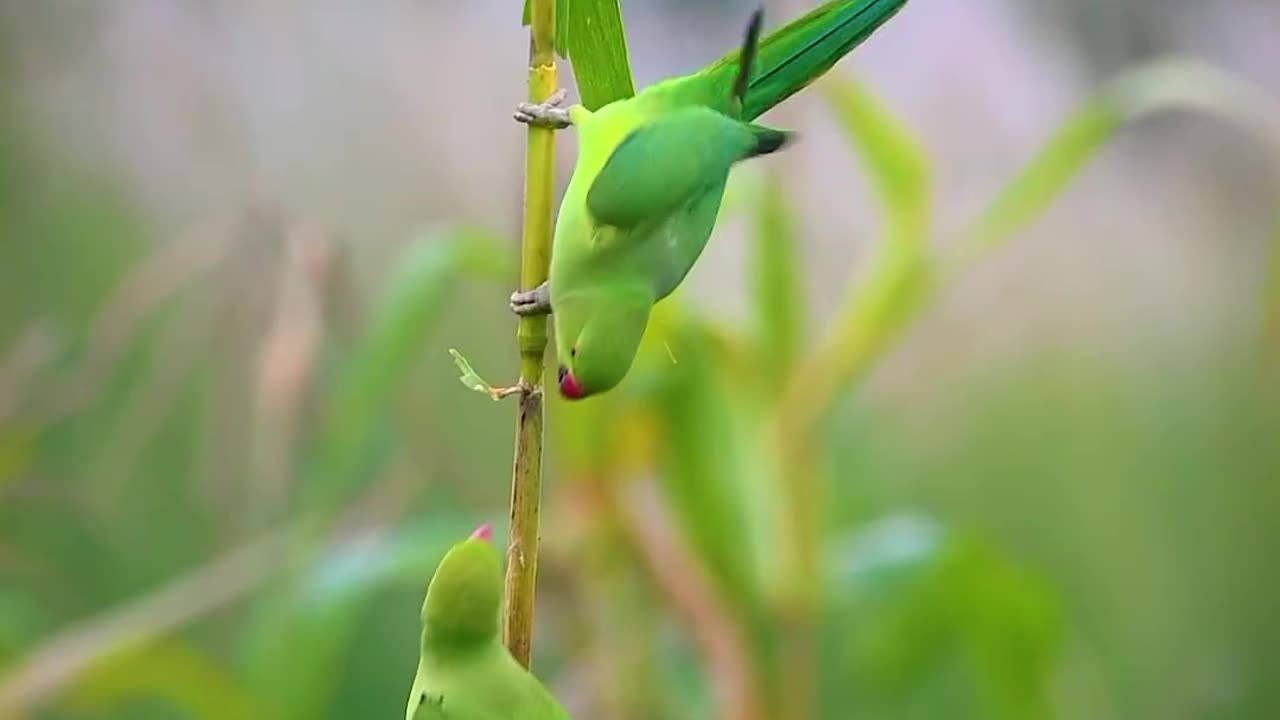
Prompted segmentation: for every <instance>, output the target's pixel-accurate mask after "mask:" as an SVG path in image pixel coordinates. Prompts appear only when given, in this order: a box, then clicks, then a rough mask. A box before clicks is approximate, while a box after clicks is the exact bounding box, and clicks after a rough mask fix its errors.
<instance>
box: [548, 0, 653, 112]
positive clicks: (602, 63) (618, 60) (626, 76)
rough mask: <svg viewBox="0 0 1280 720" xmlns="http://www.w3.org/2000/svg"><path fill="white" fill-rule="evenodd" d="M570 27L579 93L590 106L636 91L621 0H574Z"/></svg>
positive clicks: (587, 106) (584, 102)
mask: <svg viewBox="0 0 1280 720" xmlns="http://www.w3.org/2000/svg"><path fill="white" fill-rule="evenodd" d="M567 27H568V33H569V38H568V50H569V60H570V61H571V62H572V63H573V76H574V78H575V79H576V80H577V82H578V96H579V97H580V98H581V100H582V104H583V105H584V106H586V108H587V109H588V110H597V109H599V108H601V107H603V106H605V105H608V104H609V103H611V102H613V101H615V100H621V99H623V98H628V97H631V96H632V95H635V94H636V91H635V85H634V84H633V83H632V81H631V64H630V61H629V60H628V58H627V36H626V33H625V31H624V30H623V25H622V11H621V10H620V9H619V8H618V0H573V6H572V13H571V14H570V15H569V18H568V25H567ZM556 42H557V43H559V40H557V41H556Z"/></svg>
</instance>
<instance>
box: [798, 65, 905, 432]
mask: <svg viewBox="0 0 1280 720" xmlns="http://www.w3.org/2000/svg"><path fill="white" fill-rule="evenodd" d="M823 88H824V92H825V95H826V98H827V100H828V102H829V103H830V104H831V107H832V109H833V110H834V111H835V113H836V117H837V119H838V120H839V121H840V123H841V125H842V127H843V128H844V130H845V136H846V137H847V138H848V140H849V141H850V144H851V145H852V146H853V148H854V150H855V151H857V153H858V154H859V156H860V157H861V159H862V161H863V163H862V165H863V168H864V169H865V171H866V173H867V175H868V177H869V179H870V181H871V186H872V189H873V190H874V192H875V194H876V196H877V199H878V200H879V204H880V206H881V208H882V211H883V217H884V230H883V235H884V241H883V242H882V243H880V245H879V247H878V250H877V254H876V257H875V259H874V260H873V264H872V267H871V269H870V270H869V271H868V273H867V275H866V277H865V278H864V279H863V280H861V281H860V282H858V283H857V284H856V285H854V286H853V288H852V289H851V291H850V292H849V295H848V298H847V300H846V301H845V303H844V307H843V309H842V310H841V311H840V312H839V314H838V315H837V316H836V319H835V321H834V322H833V324H832V326H831V328H830V330H829V331H828V335H827V338H826V339H825V340H824V342H823V344H822V345H821V349H820V350H819V353H818V354H817V355H815V357H814V358H813V359H812V360H811V362H810V364H809V365H808V366H806V368H805V369H804V370H803V371H801V372H799V373H798V376H799V377H797V378H795V379H794V381H793V391H794V392H795V393H796V394H793V397H799V396H801V395H806V394H807V395H808V396H809V397H813V398H818V401H817V403H818V404H821V405H822V406H823V407H824V408H825V406H826V405H829V404H830V403H831V402H832V401H834V399H835V398H836V397H838V396H839V395H840V393H841V391H842V390H843V389H844V388H845V387H846V386H847V385H848V384H849V383H851V382H853V381H854V380H855V379H856V378H858V377H859V376H861V375H862V374H863V373H864V372H865V371H866V370H867V369H868V368H869V367H870V365H871V363H872V362H873V361H874V360H875V359H876V358H877V357H879V354H880V352H882V351H883V350H884V348H885V347H887V346H888V344H889V342H890V341H891V340H892V339H893V338H894V337H896V335H897V333H898V332H899V331H900V330H901V329H902V328H903V327H904V326H905V324H906V322H907V321H908V320H909V319H910V318H911V317H912V316H913V315H914V313H915V311H916V310H917V309H918V308H919V307H920V304H921V301H922V300H923V299H924V297H925V296H926V293H925V291H926V290H927V289H928V288H929V279H930V273H929V271H930V268H929V265H928V263H927V260H926V254H925V251H926V243H925V241H926V237H927V233H928V230H929V222H930V217H929V216H930V177H929V163H928V160H927V158H926V157H925V154H924V150H923V149H922V148H921V146H920V144H919V143H918V142H917V141H916V140H915V139H914V138H913V137H912V135H911V133H910V131H908V130H907V128H906V127H905V126H904V125H903V124H902V123H901V122H900V121H899V120H897V118H895V117H894V116H893V115H892V114H890V112H889V111H888V110H887V109H886V108H885V107H883V106H882V105H881V104H880V103H879V102H878V101H877V100H876V99H875V98H874V97H873V96H872V95H871V94H870V93H869V92H868V91H867V90H866V89H865V88H863V87H862V86H861V85H859V84H858V83H855V82H852V81H848V80H842V79H833V81H831V82H828V83H825V84H824V85H823ZM795 382H803V383H805V384H806V385H805V387H803V388H798V389H797V388H796V386H795Z"/></svg>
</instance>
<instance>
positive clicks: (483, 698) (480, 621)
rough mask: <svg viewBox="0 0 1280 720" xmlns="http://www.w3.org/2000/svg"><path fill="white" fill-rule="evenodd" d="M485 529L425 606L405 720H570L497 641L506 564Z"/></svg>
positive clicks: (454, 553)
mask: <svg viewBox="0 0 1280 720" xmlns="http://www.w3.org/2000/svg"><path fill="white" fill-rule="evenodd" d="M492 532H493V531H492V530H491V529H490V527H489V526H488V525H482V526H481V527H480V528H479V529H477V530H476V531H475V532H474V533H472V535H471V537H470V538H468V539H467V540H465V541H464V542H460V543H458V544H457V545H454V546H453V548H452V549H450V550H449V552H448V553H447V554H446V555H445V556H444V559H443V560H441V561H440V566H439V567H437V568H436V573H435V575H434V576H433V577H432V578H431V584H430V586H429V587H428V588H427V599H426V601H425V602H424V603H423V604H422V650H421V653H422V654H421V656H420V658H419V660H418V674H417V676H416V677H415V678H414V679H413V690H412V691H411V692H410V694H409V706H408V708H407V709H406V710H405V713H404V717H405V720H569V714H568V713H566V712H565V711H564V709H563V708H561V707H560V705H559V704H558V703H557V702H556V700H555V698H554V697H552V696H551V693H550V692H548V691H547V689H546V688H545V687H543V686H542V683H540V682H538V680H537V678H535V677H534V676H533V675H532V674H530V673H529V671H528V670H525V669H524V667H522V666H521V665H520V664H519V663H518V662H516V661H515V658H513V657H511V653H510V652H508V651H507V648H506V646H504V645H503V644H502V642H501V641H500V640H499V639H498V612H499V607H500V606H501V604H502V563H501V561H500V559H499V558H498V552H497V550H495V549H494V547H493V545H492V544H491V543H490V539H491V537H492Z"/></svg>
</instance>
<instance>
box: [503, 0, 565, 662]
mask: <svg viewBox="0 0 1280 720" xmlns="http://www.w3.org/2000/svg"><path fill="white" fill-rule="evenodd" d="M555 18H556V6H555V0H533V2H532V7H531V13H530V23H529V35H530V38H529V101H530V102H535V103H540V102H542V101H543V100H546V99H547V97H549V96H550V95H551V93H553V92H555V90H556V60H555ZM528 132H529V138H528V142H527V145H526V149H525V181H524V182H525V185H524V234H523V236H522V238H521V249H520V286H521V287H522V288H524V289H532V288H534V287H537V286H538V285H540V284H541V283H542V282H543V281H544V280H546V279H547V269H548V265H549V263H550V260H551V204H552V200H553V197H554V181H555V177H554V169H555V165H554V163H555V131H554V130H552V129H550V128H545V127H537V126H535V125H529V130H528ZM516 339H517V342H518V344H519V347H520V380H521V387H522V388H523V389H522V391H521V392H520V395H519V398H520V401H519V409H518V411H517V415H516V447H515V460H514V462H513V466H512V471H511V524H510V529H509V530H508V532H507V575H506V584H505V587H504V592H503V612H502V640H503V642H504V643H506V645H507V647H508V648H509V649H510V650H511V654H512V656H514V657H515V659H516V660H518V661H519V662H520V663H521V664H522V665H524V666H525V667H528V666H529V654H530V649H531V647H532V645H533V603H534V591H535V589H536V583H537V577H538V520H539V515H540V506H541V501H542V427H543V408H542V384H543V375H544V372H545V370H544V367H543V356H544V355H545V353H546V349H547V317H546V316H545V315H533V316H525V317H521V318H520V320H519V324H518V326H517V329H516Z"/></svg>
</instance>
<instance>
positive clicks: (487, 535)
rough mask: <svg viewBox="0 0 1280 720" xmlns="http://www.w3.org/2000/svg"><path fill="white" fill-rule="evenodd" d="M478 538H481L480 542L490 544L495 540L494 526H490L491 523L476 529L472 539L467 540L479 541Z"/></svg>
mask: <svg viewBox="0 0 1280 720" xmlns="http://www.w3.org/2000/svg"><path fill="white" fill-rule="evenodd" d="M477 538H479V539H480V540H484V541H485V542H489V541H491V540H493V526H492V525H490V524H489V523H485V524H483V525H481V526H480V527H478V528H476V529H475V530H474V531H473V532H472V533H471V537H469V538H467V539H468V540H475V539H477Z"/></svg>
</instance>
